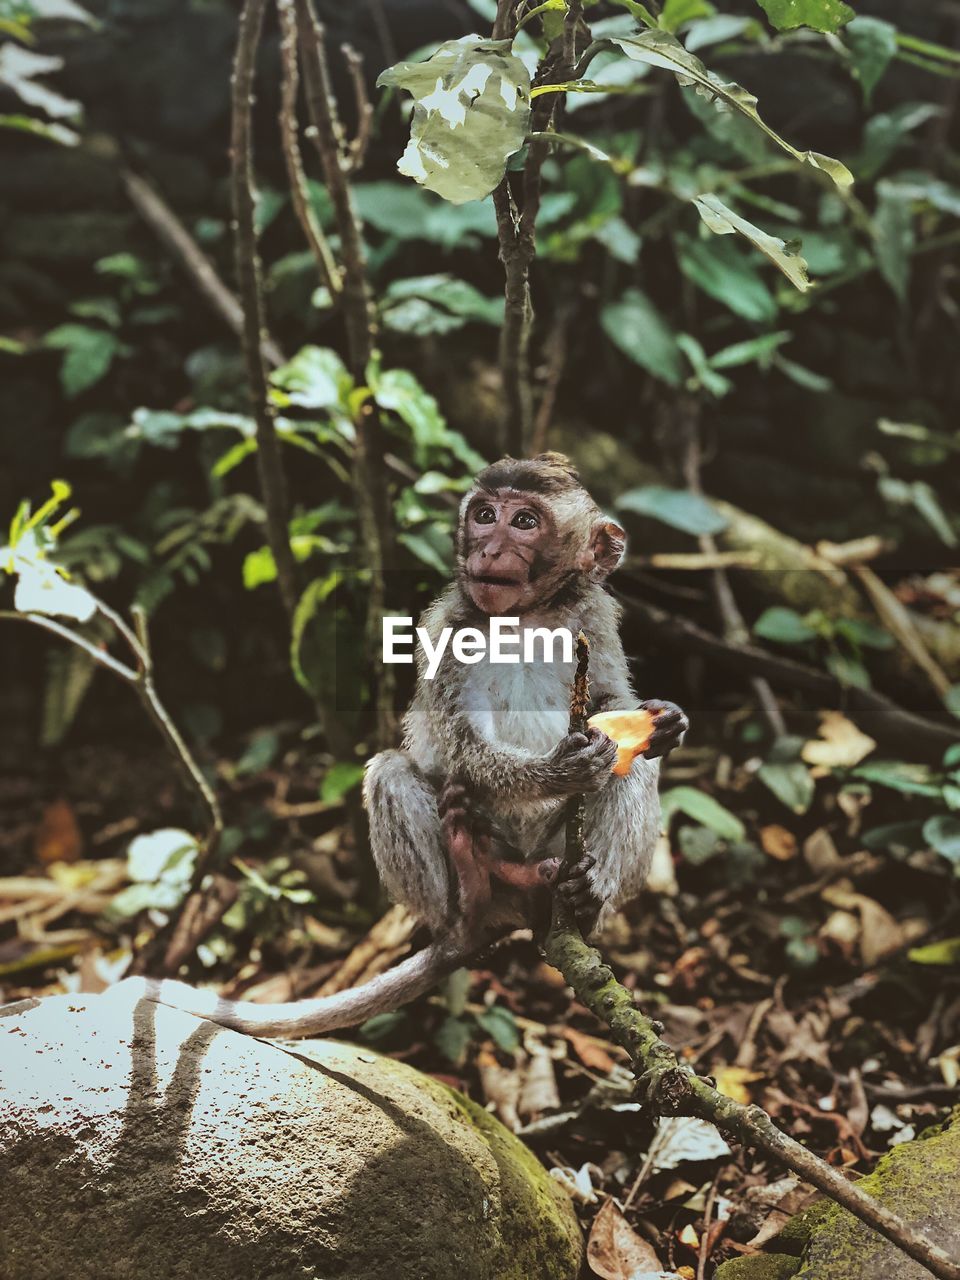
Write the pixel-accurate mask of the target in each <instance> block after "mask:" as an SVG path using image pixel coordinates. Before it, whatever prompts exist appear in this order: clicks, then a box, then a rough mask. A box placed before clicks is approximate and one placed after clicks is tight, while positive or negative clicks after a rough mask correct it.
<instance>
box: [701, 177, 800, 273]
mask: <svg viewBox="0 0 960 1280" xmlns="http://www.w3.org/2000/svg"><path fill="white" fill-rule="evenodd" d="M693 203H694V204H695V205H696V206H697V212H698V213H699V214H700V217H701V218H702V219H703V221H704V223H705V225H706V226H708V227H709V228H710V230H711V231H713V232H715V233H716V234H717V235H718V236H726V235H732V234H733V233H734V232H739V234H740V235H742V236H744V237H745V238H746V239H747V240H749V241H750V243H751V244H752V245H753V246H754V247H755V248H757V249H759V250H760V252H761V253H762V254H763V255H764V256H765V257H767V258H769V259H770V261H771V262H772V263H773V264H774V266H775V267H779V269H780V270H781V271H782V272H783V274H784V275H785V276H786V277H787V279H788V280H789V281H790V283H791V284H792V285H794V286H795V287H796V288H797V289H799V290H800V292H801V293H806V291H807V290H808V289H809V288H811V287H812V286H811V282H810V280H809V278H808V276H807V264H806V261H805V260H804V259H803V258H801V256H800V254H799V253H798V252H797V251H796V250H795V249H794V248H792V247H791V246H790V245H788V244H787V243H786V241H784V240H780V239H779V238H778V237H777V236H771V235H768V233H767V232H766V231H761V230H760V228H759V227H757V226H754V224H753V223H752V222H748V221H747V219H746V218H741V217H740V215H739V214H738V213H734V211H733V210H732V209H730V208H728V207H727V205H725V204H724V203H723V201H722V200H721V199H720V198H719V197H718V196H714V195H703V196H696V197H694V201H693Z"/></svg>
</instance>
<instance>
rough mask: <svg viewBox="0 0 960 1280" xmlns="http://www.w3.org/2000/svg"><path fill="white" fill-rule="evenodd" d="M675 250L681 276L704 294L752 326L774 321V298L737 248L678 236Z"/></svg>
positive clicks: (745, 256) (726, 244)
mask: <svg viewBox="0 0 960 1280" xmlns="http://www.w3.org/2000/svg"><path fill="white" fill-rule="evenodd" d="M676 247H677V257H678V259H679V262H680V268H681V270H682V271H683V274H684V275H685V276H686V277H687V278H688V279H689V280H692V281H693V283H694V284H695V285H696V286H697V287H698V288H700V289H702V290H703V292H704V293H706V294H708V295H709V296H710V297H711V298H715V299H716V300H717V302H720V303H722V304H723V305H724V306H726V307H729V308H730V310H731V311H732V312H734V314H735V315H738V316H740V317H741V318H742V319H744V320H749V321H750V322H751V323H753V324H769V323H770V322H771V321H773V320H775V319H776V317H777V303H776V300H775V299H774V297H773V294H772V293H771V292H770V290H769V289H768V288H767V286H766V284H765V283H764V281H763V279H762V278H761V276H760V273H759V271H758V270H757V268H756V266H755V265H754V263H753V262H752V261H751V260H750V259H749V258H748V256H747V255H746V254H745V253H743V252H741V250H740V249H738V248H737V247H736V246H734V245H732V244H730V243H728V242H725V241H723V240H721V241H720V242H719V243H716V244H713V243H709V242H708V241H706V240H701V239H696V240H694V239H692V238H691V237H689V236H677V237H676Z"/></svg>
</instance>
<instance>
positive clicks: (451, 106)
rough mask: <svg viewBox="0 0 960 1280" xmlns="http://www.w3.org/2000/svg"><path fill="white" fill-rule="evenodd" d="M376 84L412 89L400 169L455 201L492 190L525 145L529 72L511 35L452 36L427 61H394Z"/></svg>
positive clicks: (462, 201)
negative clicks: (407, 135) (499, 37)
mask: <svg viewBox="0 0 960 1280" xmlns="http://www.w3.org/2000/svg"><path fill="white" fill-rule="evenodd" d="M377 84H378V85H395V86H396V87H397V88H400V89H406V90H407V92H408V93H410V94H412V95H413V98H414V99H415V106H414V109H413V125H412V128H411V131H410V141H409V142H408V143H407V148H406V150H405V151H404V153H403V155H402V156H401V157H400V160H399V161H398V162H397V168H398V169H399V171H400V172H401V173H402V174H405V175H406V176H407V177H409V178H413V179H414V180H415V181H417V182H419V183H420V184H421V185H422V186H424V187H427V188H429V190H431V191H435V192H436V193H437V194H438V195H441V196H443V198H444V199H445V200H449V201H451V203H453V204H463V203H464V202H465V201H467V200H480V199H482V198H483V197H484V196H485V195H489V193H490V192H491V191H492V190H493V189H494V187H495V186H496V185H497V184H498V183H499V181H500V179H501V178H502V177H503V175H504V172H505V171H506V167H507V160H508V159H509V157H510V156H511V155H513V153H514V152H515V151H518V150H519V149H520V147H522V146H523V140H524V138H525V136H526V132H527V126H528V124H529V120H530V73H529V71H528V70H527V68H526V67H525V66H524V64H523V63H522V62H521V61H520V59H519V58H517V57H515V56H514V55H513V54H512V53H511V52H510V41H509V40H484V39H482V38H481V37H480V36H475V35H471V36H464V37H463V38H462V39H460V40H448V41H447V42H446V43H445V44H442V45H441V46H440V48H439V49H438V50H437V51H436V53H434V54H433V55H432V57H430V58H427V59H426V60H425V61H423V62H398V63H397V64H396V65H395V66H393V67H388V68H387V70H386V71H384V72H382V73H381V75H380V76H379V78H378V80H377Z"/></svg>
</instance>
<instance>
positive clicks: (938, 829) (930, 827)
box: [923, 813, 960, 866]
mask: <svg viewBox="0 0 960 1280" xmlns="http://www.w3.org/2000/svg"><path fill="white" fill-rule="evenodd" d="M923 838H924V840H926V842H927V844H928V845H929V846H930V847H931V849H936V851H937V853H940V854H942V855H943V856H944V857H945V858H948V859H949V860H950V861H951V862H955V863H956V864H957V865H958V866H960V818H955V817H953V815H952V814H949V813H938V814H937V815H936V817H933V818H929V819H928V820H927V821H926V822H925V823H924V824H923Z"/></svg>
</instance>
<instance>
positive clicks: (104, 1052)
mask: <svg viewBox="0 0 960 1280" xmlns="http://www.w3.org/2000/svg"><path fill="white" fill-rule="evenodd" d="M11 1009H12V1012H10V1011H6V1012H5V1016H2V1017H0V1206H2V1209H0V1276H3V1280H54V1278H55V1277H56V1278H57V1280H59V1278H61V1277H66V1276H69V1277H70V1280H84V1278H86V1277H90V1278H91V1280H93V1278H94V1277H96V1280H167V1278H168V1277H169V1278H170V1280H180V1278H181V1277H182V1278H183V1280H186V1278H187V1277H190V1278H191V1280H192V1277H195V1276H203V1277H204V1280H220V1278H221V1277H223V1278H224V1280H226V1278H227V1277H229V1280H244V1278H246V1277H249V1278H250V1280H254V1278H256V1280H311V1278H314V1280H380V1278H381V1277H383V1278H384V1280H450V1278H451V1277H453V1276H456V1277H458V1278H463V1280H573V1277H575V1276H576V1275H577V1273H578V1270H579V1264H580V1256H581V1238H580V1233H579V1230H578V1228H577V1224H576V1220H575V1218H574V1215H573V1212H572V1209H571V1207H570V1204H569V1202H568V1201H567V1200H566V1198H565V1196H564V1194H563V1193H562V1192H561V1191H560V1189H559V1188H558V1187H557V1186H556V1184H555V1183H554V1182H553V1181H552V1179H551V1178H549V1177H548V1175H547V1174H546V1173H545V1171H544V1169H543V1168H542V1166H541V1165H540V1164H539V1163H538V1162H537V1160H536V1159H535V1158H534V1157H533V1156H532V1155H531V1154H530V1153H529V1152H528V1151H527V1150H526V1148H525V1147H524V1146H523V1145H522V1143H520V1142H519V1141H518V1140H517V1139H516V1138H514V1136H513V1135H512V1134H510V1133H508V1132H507V1130H506V1129H504V1128H503V1126H502V1125H500V1124H499V1123H498V1122H497V1121H495V1120H494V1119H493V1118H492V1117H491V1116H489V1115H488V1114H487V1113H486V1112H485V1111H483V1110H482V1109H480V1108H479V1107H476V1106H474V1105H473V1104H472V1103H470V1102H469V1101H468V1100H467V1099H466V1098H464V1097H462V1096H461V1095H460V1094H458V1093H456V1092H454V1091H453V1090H451V1089H447V1088H445V1087H444V1086H442V1085H440V1084H439V1083H437V1082H436V1081H434V1080H432V1079H430V1078H429V1077H428V1076H424V1075H421V1074H420V1073H419V1072H417V1071H414V1070H413V1069H412V1068H410V1067H407V1066H404V1065H403V1064H401V1063H398V1062H394V1061H392V1060H390V1059H388V1058H383V1057H380V1056H379V1055H377V1054H374V1053H370V1052H368V1051H366V1050H364V1049H359V1048H357V1047H355V1046H352V1045H341V1044H334V1043H328V1042H321V1041H314V1042H311V1043H306V1044H302V1045H301V1044H298V1045H296V1046H295V1047H293V1048H291V1049H289V1050H285V1049H281V1048H278V1047H276V1046H274V1045H271V1044H267V1043H264V1042H262V1041H259V1040H254V1039H251V1038H249V1037H246V1036H241V1035H238V1034H236V1033H235V1032H232V1031H227V1030H224V1029H223V1028H222V1027H218V1026H214V1024H213V1023H210V1022H204V1021H200V1020H198V1019H196V1018H193V1017H190V1016H189V1015H187V1014H183V1013H180V1012H178V1011H177V1010H173V1009H167V1008H163V1007H161V1006H158V1005H154V1004H151V1003H148V1002H146V1001H142V1002H140V1003H139V1004H137V1005H136V1006H133V1005H132V1004H130V1003H129V1002H128V1001H124V1000H123V999H122V998H120V997H118V996H116V995H112V996H111V995H107V996H56V997H51V998H49V999H46V1000H43V1001H41V1002H39V1003H37V1004H34V1005H33V1007H27V1008H23V1007H19V1008H16V1007H13V1006H11Z"/></svg>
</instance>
